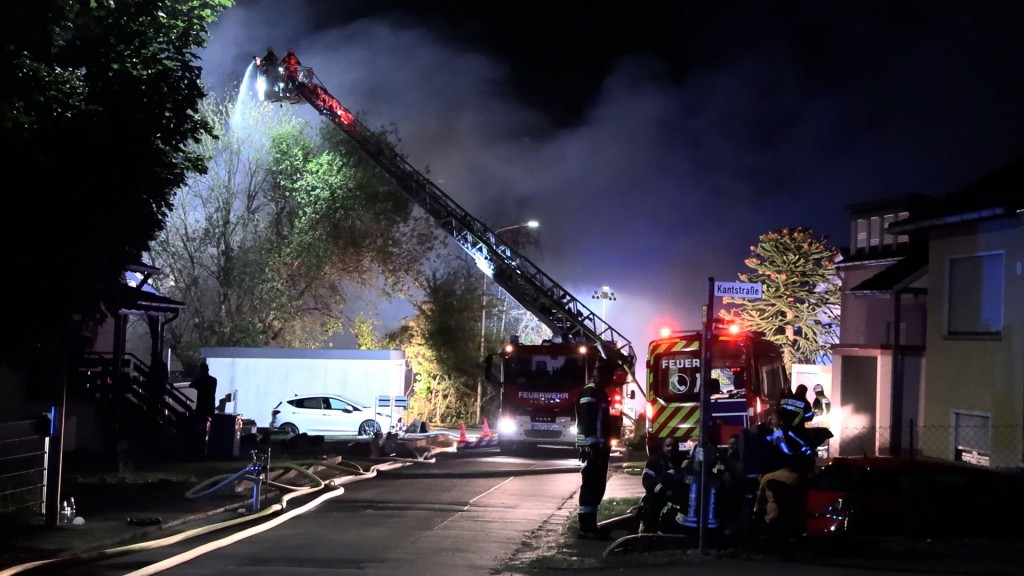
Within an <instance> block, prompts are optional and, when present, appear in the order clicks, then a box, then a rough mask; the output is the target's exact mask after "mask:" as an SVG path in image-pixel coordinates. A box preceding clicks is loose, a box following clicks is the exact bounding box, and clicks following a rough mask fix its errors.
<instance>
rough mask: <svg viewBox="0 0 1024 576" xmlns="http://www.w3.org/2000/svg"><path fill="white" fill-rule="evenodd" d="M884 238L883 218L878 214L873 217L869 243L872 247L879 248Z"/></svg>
mask: <svg viewBox="0 0 1024 576" xmlns="http://www.w3.org/2000/svg"><path fill="white" fill-rule="evenodd" d="M881 240H882V219H881V218H879V217H878V216H872V217H871V235H870V236H869V242H868V243H869V244H870V245H871V247H872V248H877V247H878V243H879V242H880V241H881Z"/></svg>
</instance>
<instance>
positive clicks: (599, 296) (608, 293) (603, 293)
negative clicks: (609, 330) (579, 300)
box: [591, 286, 615, 323]
mask: <svg viewBox="0 0 1024 576" xmlns="http://www.w3.org/2000/svg"><path fill="white" fill-rule="evenodd" d="M591 298H593V299H594V300H600V301H601V319H602V320H604V322H605V323H607V322H608V318H607V317H605V306H606V305H607V304H608V301H609V300H611V301H612V302H614V301H615V292H612V289H611V288H609V287H607V286H601V289H600V290H594V295H593V296H592V297H591Z"/></svg>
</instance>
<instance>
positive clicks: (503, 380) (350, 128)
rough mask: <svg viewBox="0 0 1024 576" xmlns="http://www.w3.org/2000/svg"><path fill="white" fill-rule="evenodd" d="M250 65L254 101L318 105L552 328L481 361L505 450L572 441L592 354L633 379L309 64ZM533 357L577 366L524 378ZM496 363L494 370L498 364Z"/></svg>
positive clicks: (553, 294)
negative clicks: (495, 390)
mask: <svg viewBox="0 0 1024 576" xmlns="http://www.w3.org/2000/svg"><path fill="white" fill-rule="evenodd" d="M253 65H254V67H255V69H256V93H257V96H258V97H259V98H260V99H261V100H264V101H271V102H279V103H285V104H301V103H306V104H309V105H310V106H312V107H313V108H314V109H316V111H317V112H318V113H319V114H320V115H321V116H323V117H324V118H326V119H327V120H329V121H330V122H331V123H333V124H334V125H335V126H337V127H338V128H339V129H341V131H342V132H344V133H345V134H346V135H348V136H349V137H350V138H351V139H352V140H353V141H354V143H355V144H356V145H357V146H358V147H359V149H360V150H361V151H362V152H363V153H364V154H365V155H366V156H367V157H368V158H369V159H370V160H371V161H372V162H374V163H375V164H376V165H377V166H378V167H379V168H380V169H381V170H383V171H384V172H385V173H387V174H388V175H389V176H390V177H391V178H392V179H393V180H394V181H395V183H396V184H398V186H399V187H400V188H401V189H402V190H403V191H404V192H405V193H406V195H407V196H409V198H410V199H412V200H413V201H414V202H415V203H416V204H417V205H418V206H419V207H420V208H421V209H422V210H423V211H424V212H426V213H427V214H428V215H429V216H430V217H432V218H433V219H434V221H435V222H436V223H437V224H438V225H439V226H440V227H441V228H442V229H443V230H444V231H445V232H446V233H447V234H449V235H450V236H451V238H453V239H454V240H455V242H456V243H457V244H458V245H459V247H460V248H462V249H463V250H464V251H465V252H466V253H467V254H469V256H470V257H471V258H472V259H473V260H474V262H475V263H476V265H477V267H478V268H479V269H480V270H481V271H483V272H484V274H486V275H487V276H488V277H490V278H491V279H492V280H493V281H494V282H495V283H496V284H498V286H500V287H502V288H503V289H504V290H505V291H506V292H507V293H508V294H509V295H510V296H511V297H512V298H514V299H515V300H516V301H517V302H519V304H520V305H522V306H523V308H525V309H526V310H527V311H529V312H530V313H532V314H533V315H534V316H536V317H537V319H538V320H540V321H541V322H542V323H543V324H544V325H545V326H547V327H548V328H549V329H550V330H551V333H552V335H553V338H552V341H551V342H547V343H545V344H540V345H534V346H522V345H519V344H518V343H517V342H515V341H514V340H513V341H510V342H509V344H508V346H506V350H505V352H504V353H503V354H502V355H500V356H501V360H500V362H498V364H497V366H495V365H494V364H493V363H488V366H487V367H485V372H486V374H485V376H486V377H487V379H488V381H489V382H492V383H495V384H496V385H500V386H502V399H503V401H504V400H506V399H508V402H507V404H504V403H503V405H502V417H508V420H509V421H511V422H514V423H515V424H516V426H517V427H516V432H509V431H505V432H499V443H501V442H502V441H503V439H505V438H507V439H508V444H507V445H506V446H503V447H505V448H507V449H518V448H520V447H522V446H524V445H526V444H534V443H539V442H540V441H542V440H543V441H545V442H544V443H559V442H561V443H565V442H566V439H567V438H568V437H569V431H570V430H571V436H572V440H573V443H575V433H576V431H575V406H574V402H575V399H576V397H578V396H579V393H580V391H581V390H582V389H583V386H584V385H585V384H586V382H587V376H588V375H589V372H588V371H589V370H591V369H593V366H594V362H595V359H596V357H597V355H600V356H601V357H603V358H606V359H609V360H611V361H613V362H615V363H616V364H617V365H618V366H619V367H620V368H621V370H620V372H621V373H622V374H623V375H628V376H624V377H622V378H620V380H621V382H622V384H623V386H625V385H627V383H635V379H634V378H633V376H632V374H633V372H634V368H635V366H636V354H635V353H634V351H633V345H632V344H631V343H630V341H629V340H627V339H626V338H625V337H624V336H623V335H622V334H620V333H619V332H618V331H617V330H615V329H614V328H612V327H611V326H609V325H608V324H607V323H606V322H605V321H604V320H603V319H602V318H600V317H599V316H598V315H596V314H595V313H594V312H593V311H591V310H590V309H589V308H587V307H586V306H585V305H584V304H583V302H581V301H580V300H578V299H577V298H576V297H575V296H573V295H572V294H571V293H570V292H569V291H568V290H566V289H565V288H563V287H562V286H561V285H559V284H558V283H557V282H555V281H554V280H553V279H552V278H551V277H549V276H548V275H547V274H545V273H544V271H543V270H541V269H540V268H538V267H537V266H536V265H535V264H534V263H533V262H531V261H530V260H529V259H528V258H526V257H525V256H523V255H522V254H520V253H519V252H517V251H516V250H515V249H514V248H513V247H512V246H510V245H509V244H507V243H505V242H504V241H502V239H501V238H500V237H499V236H498V235H497V234H496V233H495V232H494V231H493V230H491V229H490V228H488V227H487V226H486V225H484V223H483V222H482V221H480V220H479V219H477V218H475V217H474V216H473V215H471V214H470V213H469V212H467V211H466V210H465V209H463V208H462V207H461V206H459V205H458V204H457V203H456V202H455V201H454V200H452V199H451V198H450V197H449V196H448V195H447V194H446V193H445V192H444V191H443V190H441V188H439V187H438V186H437V185H436V184H435V183H434V182H432V181H431V180H430V179H429V178H427V177H426V176H424V175H423V174H422V173H420V172H419V171H418V170H416V169H415V168H413V167H412V165H410V164H409V163H408V162H407V161H406V160H405V158H403V157H402V156H401V155H400V154H399V153H398V152H397V151H396V150H395V149H394V148H393V147H392V146H391V145H390V144H389V143H388V142H387V141H386V140H385V139H383V138H381V137H380V136H378V135H377V134H375V133H374V132H373V131H371V130H369V129H368V128H366V126H364V125H363V123H362V122H360V121H359V119H358V118H356V116H355V114H353V113H352V112H351V111H349V110H348V109H347V108H345V107H344V106H343V105H342V104H341V103H340V102H339V101H338V99H337V98H335V97H334V96H333V95H331V93H330V92H329V91H328V90H327V88H326V87H325V86H324V85H323V84H322V83H321V82H320V81H319V79H318V78H317V77H316V74H315V73H314V71H313V69H312V68H310V67H307V66H299V67H297V68H293V69H291V70H286V69H285V68H284V67H283V66H273V67H263V66H260V62H259V58H254V63H253ZM584 349H585V350H584ZM581 350H584V351H581ZM541 362H544V363H545V365H546V366H547V368H548V371H549V372H550V370H551V369H552V368H557V367H562V368H565V367H566V366H570V365H571V364H572V362H575V363H577V364H579V366H580V367H581V371H580V372H575V371H573V370H569V369H566V371H565V373H569V374H571V375H568V376H564V377H562V376H561V375H560V376H559V377H557V378H556V377H555V376H554V375H552V374H548V375H542V374H541V373H540V372H539V371H537V372H535V373H534V372H531V373H530V374H527V373H526V372H525V370H524V369H521V368H520V367H524V366H526V365H527V363H529V365H530V366H531V368H532V369H534V370H536V368H537V367H538V366H540V365H541ZM498 367H500V368H501V369H500V370H499V369H496V368H498ZM487 368H490V369H487ZM563 374H564V373H563ZM623 391H625V390H623ZM629 394H630V397H632V396H634V395H635V391H632V390H631V391H629ZM619 401H620V402H621V395H620V396H619ZM513 415H514V416H513ZM566 418H568V419H569V420H566ZM570 420H571V422H570ZM556 427H557V429H556ZM506 429H508V425H506Z"/></svg>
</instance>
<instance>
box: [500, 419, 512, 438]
mask: <svg viewBox="0 0 1024 576" xmlns="http://www.w3.org/2000/svg"><path fill="white" fill-rule="evenodd" d="M515 431H516V421H515V420H513V419H511V418H502V419H501V420H498V432H499V433H504V434H512V433H514V432H515Z"/></svg>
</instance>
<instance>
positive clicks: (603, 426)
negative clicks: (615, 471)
mask: <svg viewBox="0 0 1024 576" xmlns="http://www.w3.org/2000/svg"><path fill="white" fill-rule="evenodd" d="M616 372H617V368H616V366H615V364H614V363H613V362H612V361H610V360H606V359H600V360H598V362H597V366H596V367H595V368H594V371H593V373H592V374H591V376H590V381H589V382H588V383H587V385H586V386H584V388H583V391H582V392H581V393H580V398H579V402H578V403H577V404H576V430H577V432H576V446H577V447H578V448H579V451H580V462H583V469H582V471H581V472H580V475H581V485H580V496H579V513H578V515H577V519H578V520H579V532H577V537H578V538H582V539H586V540H606V539H607V538H608V534H606V533H605V532H604V531H603V530H602V529H601V528H599V527H598V525H597V507H598V506H599V505H600V504H601V500H602V499H603V498H604V491H605V487H606V485H607V482H608V461H609V459H610V458H611V443H612V438H617V437H618V436H619V434H620V429H621V425H622V424H621V421H617V419H616V418H613V417H612V415H611V397H612V394H613V392H612V391H613V389H614V387H615V376H616Z"/></svg>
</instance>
